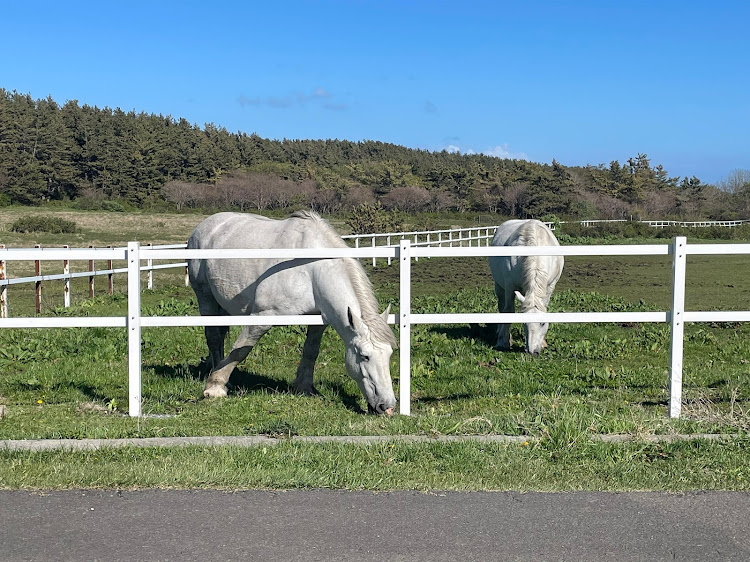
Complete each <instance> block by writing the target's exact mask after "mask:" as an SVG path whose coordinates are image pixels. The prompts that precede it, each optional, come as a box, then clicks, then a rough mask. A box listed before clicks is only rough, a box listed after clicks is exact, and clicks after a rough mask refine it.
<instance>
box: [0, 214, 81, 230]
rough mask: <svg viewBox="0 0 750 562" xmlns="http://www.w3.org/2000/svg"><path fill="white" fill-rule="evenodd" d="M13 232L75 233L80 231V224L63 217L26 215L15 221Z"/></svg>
mask: <svg viewBox="0 0 750 562" xmlns="http://www.w3.org/2000/svg"><path fill="white" fill-rule="evenodd" d="M10 230H11V232H20V233H27V232H47V233H50V234H73V233H75V232H78V226H76V223H74V222H73V221H69V220H67V219H63V218H61V217H50V216H43V215H38V216H26V217H21V218H20V219H18V220H17V221H15V222H14V223H13V224H12V225H11V227H10Z"/></svg>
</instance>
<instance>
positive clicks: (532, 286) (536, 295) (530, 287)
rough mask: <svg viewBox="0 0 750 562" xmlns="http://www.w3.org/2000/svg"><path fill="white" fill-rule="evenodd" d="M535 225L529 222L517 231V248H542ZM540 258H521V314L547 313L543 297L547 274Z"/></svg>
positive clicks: (545, 293)
mask: <svg viewBox="0 0 750 562" xmlns="http://www.w3.org/2000/svg"><path fill="white" fill-rule="evenodd" d="M538 234H539V229H538V226H537V223H535V222H533V221H529V222H527V223H526V224H524V225H523V226H521V228H520V230H519V244H518V245H519V246H544V245H545V244H544V243H543V242H541V241H540V240H539V236H538ZM540 258H541V256H525V257H524V258H523V288H524V291H525V292H526V294H525V295H524V297H525V300H524V302H523V303H522V304H521V311H522V312H529V311H530V310H534V309H536V310H539V311H541V312H547V307H546V306H545V304H544V297H545V296H546V295H547V276H548V272H547V270H546V269H545V268H544V267H543V265H542V260H541V259H540Z"/></svg>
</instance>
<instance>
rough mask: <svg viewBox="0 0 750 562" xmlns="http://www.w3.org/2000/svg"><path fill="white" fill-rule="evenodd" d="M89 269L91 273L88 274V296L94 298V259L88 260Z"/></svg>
mask: <svg viewBox="0 0 750 562" xmlns="http://www.w3.org/2000/svg"><path fill="white" fill-rule="evenodd" d="M89 248H93V246H89ZM89 271H90V272H91V275H89V298H90V299H93V298H94V260H89Z"/></svg>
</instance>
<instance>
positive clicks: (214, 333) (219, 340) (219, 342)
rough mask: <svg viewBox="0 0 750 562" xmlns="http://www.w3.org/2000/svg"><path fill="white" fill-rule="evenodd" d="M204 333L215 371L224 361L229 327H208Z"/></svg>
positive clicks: (212, 367)
mask: <svg viewBox="0 0 750 562" xmlns="http://www.w3.org/2000/svg"><path fill="white" fill-rule="evenodd" d="M203 331H204V332H205V334H206V344H207V345H208V353H209V355H210V360H211V369H215V368H216V366H217V365H218V364H219V363H221V360H222V359H224V342H225V341H226V338H227V333H229V326H206V327H205V328H204V330H203Z"/></svg>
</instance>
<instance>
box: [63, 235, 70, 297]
mask: <svg viewBox="0 0 750 562" xmlns="http://www.w3.org/2000/svg"><path fill="white" fill-rule="evenodd" d="M63 248H65V249H66V250H67V249H68V248H70V246H68V245H67V244H66V245H64V246H63ZM63 275H70V260H63ZM63 305H64V306H65V308H70V277H66V278H65V280H64V285H63Z"/></svg>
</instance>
